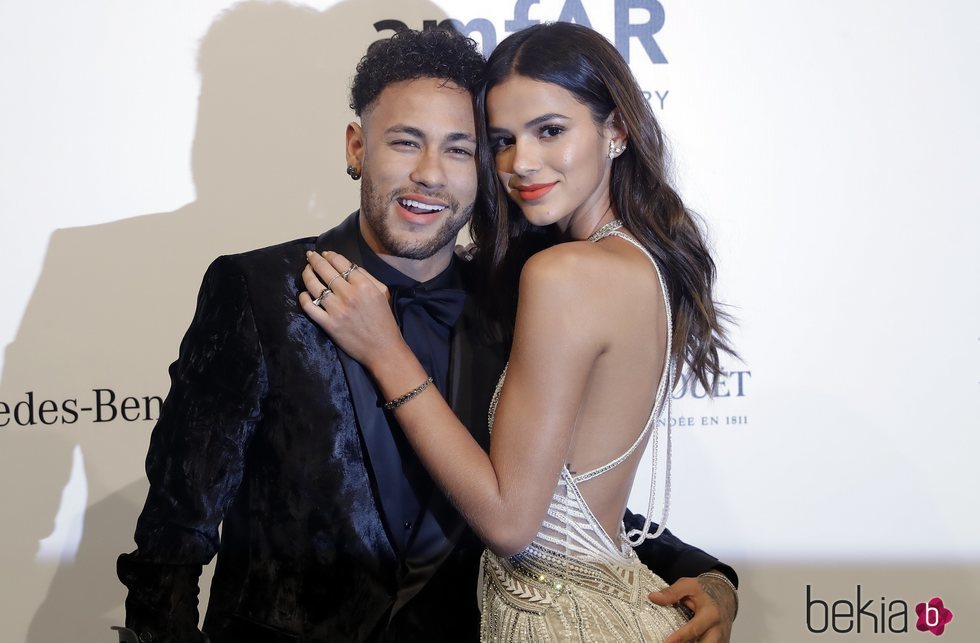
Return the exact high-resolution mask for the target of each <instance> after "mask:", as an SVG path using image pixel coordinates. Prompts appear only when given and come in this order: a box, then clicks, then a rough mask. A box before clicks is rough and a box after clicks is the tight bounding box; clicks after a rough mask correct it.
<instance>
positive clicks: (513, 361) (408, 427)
mask: <svg viewBox="0 0 980 643" xmlns="http://www.w3.org/2000/svg"><path fill="white" fill-rule="evenodd" d="M556 250H558V248H553V249H551V250H549V251H546V252H542V253H539V254H538V255H535V256H534V257H533V258H532V259H531V260H530V261H529V262H528V263H527V265H526V266H525V268H524V270H523V272H522V274H521V283H520V301H519V304H518V315H517V325H516V328H515V333H514V345H513V350H512V352H511V358H510V366H509V368H508V374H507V382H506V385H505V386H504V387H503V391H502V394H501V397H500V402H499V404H498V406H497V411H496V417H495V421H494V425H493V439H492V441H491V447H490V454H489V457H488V456H487V454H486V453H485V452H484V451H483V449H482V448H481V447H480V446H479V444H477V442H476V441H475V440H474V439H473V438H472V436H471V435H470V434H469V432H468V431H467V430H466V428H465V427H464V426H463V425H462V424H461V423H460V421H459V420H458V419H457V418H456V415H455V414H454V413H453V411H452V409H450V407H449V406H448V405H447V404H446V402H445V401H444V400H443V398H442V396H440V395H438V394H437V393H436V392H435V391H433V390H431V389H432V387H429V388H427V389H426V390H424V391H423V392H422V393H421V394H419V395H418V396H417V397H416V398H414V399H412V400H410V401H409V402H406V403H405V404H403V405H402V406H399V407H398V408H397V409H396V410H395V411H394V414H395V417H396V419H397V420H398V422H399V424H400V425H401V427H402V429H403V430H404V432H405V435H406V436H407V438H408V440H409V441H410V442H411V444H412V447H413V448H414V449H415V451H416V452H417V453H418V455H419V458H420V459H421V460H422V462H423V463H424V464H425V467H426V468H427V469H428V471H429V473H430V474H431V475H432V477H433V478H434V479H435V480H436V482H437V483H438V484H439V485H440V487H441V488H442V489H443V490H444V491H445V492H446V494H447V495H448V496H449V498H450V499H451V500H452V501H453V503H454V504H455V505H456V507H457V508H458V509H459V510H460V512H461V513H462V514H463V516H464V517H465V518H466V520H467V522H469V524H470V525H471V526H472V527H473V529H474V531H476V533H477V535H479V536H480V538H481V539H482V540H483V541H484V542H485V543H486V544H487V546H488V547H490V549H492V550H493V551H494V552H496V553H498V554H501V555H511V554H514V553H517V552H519V551H521V550H522V549H523V548H524V547H525V546H526V545H527V544H528V543H529V542H530V541H531V539H532V538H533V537H534V535H535V533H537V530H538V528H539V527H540V526H541V523H542V521H543V520H544V515H545V511H546V510H547V506H548V503H549V502H550V499H551V495H552V493H553V492H554V488H555V484H556V483H557V480H558V475H559V471H560V469H561V467H562V466H564V463H565V462H566V459H567V454H568V450H569V445H570V443H571V438H572V433H573V429H574V426H575V420H576V416H577V414H578V411H579V406H580V403H581V400H582V398H583V395H584V393H585V389H586V385H587V382H588V379H589V373H590V371H591V369H592V366H593V364H594V362H595V360H596V358H597V357H598V356H599V354H600V353H601V352H602V351H603V350H604V346H603V344H602V341H601V340H600V339H599V338H601V337H604V335H603V334H602V333H601V330H602V329H601V324H600V323H599V320H600V317H599V315H597V314H595V312H592V313H591V314H590V313H589V311H588V310H585V309H589V306H583V305H582V301H583V291H582V289H581V285H582V282H581V281H580V280H577V279H576V280H572V279H570V278H569V275H581V274H582V271H583V266H582V264H581V262H580V261H578V260H577V259H576V254H579V253H577V252H574V251H573V252H566V251H563V252H556ZM309 263H310V266H309V267H307V269H306V270H305V271H304V282H305V283H306V286H307V291H308V292H307V293H303V294H302V295H301V296H300V304H301V306H302V307H303V310H304V311H306V313H307V314H308V315H309V316H310V317H311V318H312V319H313V320H315V321H316V322H317V323H318V324H319V325H320V326H321V327H323V328H324V330H326V331H327V332H328V333H329V334H330V335H331V337H332V338H333V339H334V340H335V341H336V342H337V343H338V344H339V345H340V346H341V348H343V349H344V350H345V351H346V352H347V353H348V354H350V355H351V356H352V357H354V358H355V359H357V360H358V361H359V362H361V363H362V364H363V365H364V366H365V368H367V369H368V371H369V372H370V373H371V375H372V376H373V377H374V378H375V380H376V381H377V383H378V386H379V387H380V389H381V391H382V394H383V395H384V397H385V399H387V400H392V399H395V398H397V397H399V396H401V395H403V394H405V393H407V392H408V391H410V390H412V389H414V388H415V387H417V386H418V385H419V384H421V383H422V382H424V381H425V380H426V378H427V377H428V376H429V374H428V373H426V372H425V371H424V370H423V369H422V367H421V365H420V364H419V362H418V360H417V359H416V358H415V356H414V355H413V354H412V352H411V350H410V349H409V348H408V346H407V344H405V342H404V341H403V340H402V338H401V334H400V332H399V331H398V328H397V326H396V324H395V322H394V319H393V318H392V316H391V313H390V309H389V308H388V303H387V301H386V299H385V296H384V294H383V293H382V291H381V290H380V289H379V288H378V287H376V285H377V282H375V281H374V280H373V278H370V276H369V275H367V274H366V273H364V271H363V270H356V271H354V272H352V273H351V274H350V275H349V283H348V282H345V281H344V280H343V279H336V280H334V281H333V282H332V289H333V291H334V292H333V294H330V295H327V296H326V298H324V299H323V300H322V301H321V306H320V307H317V306H314V305H313V303H312V299H311V296H310V293H312V294H313V296H317V295H319V294H320V292H321V291H322V289H323V286H322V284H323V283H326V282H327V281H328V280H330V279H332V278H333V277H334V276H335V275H336V274H338V272H340V271H343V270H345V269H346V268H347V267H349V266H350V262H349V261H348V260H347V259H345V258H344V257H342V256H340V255H337V254H335V253H326V255H325V257H321V256H319V255H316V254H313V255H311V256H310V257H309Z"/></svg>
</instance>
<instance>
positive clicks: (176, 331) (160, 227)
mask: <svg viewBox="0 0 980 643" xmlns="http://www.w3.org/2000/svg"><path fill="white" fill-rule="evenodd" d="M379 5H380V6H379ZM391 18H394V19H399V20H402V21H403V22H405V23H406V24H408V25H409V26H411V27H415V28H421V27H422V20H423V19H430V18H432V19H442V18H445V15H444V14H443V13H442V11H441V10H440V9H438V7H436V6H435V5H433V4H431V3H429V2H425V1H420V0H410V1H409V2H402V3H398V4H394V3H391V4H390V5H389V4H388V3H357V2H354V1H353V0H351V1H349V2H341V3H339V4H338V5H335V6H334V7H331V8H329V9H327V10H325V11H316V10H314V9H310V8H303V7H297V6H295V5H292V4H288V3H285V2H257V1H248V2H244V3H240V4H238V5H235V6H233V7H232V8H230V9H229V10H227V11H226V12H225V13H223V14H222V15H220V16H219V17H218V18H217V19H216V20H215V22H214V23H213V24H212V25H211V27H210V28H209V30H208V32H207V34H206V35H205V37H204V38H203V40H202V41H201V44H200V50H199V55H198V69H199V72H200V76H201V92H200V97H199V103H198V118H197V127H196V131H195V135H194V143H193V153H192V164H193V177H194V184H195V188H196V199H195V200H194V201H193V202H191V203H189V204H187V205H185V206H183V207H181V208H179V209H178V210H175V211H173V212H165V213H155V214H145V215H141V216H134V217H132V218H127V219H123V220H119V221H115V222H111V223H105V224H100V225H94V226H83V227H77V228H69V229H62V230H58V231H56V232H54V233H53V234H52V236H51V239H50V242H49V246H48V249H47V254H46V256H45V259H44V265H43V268H42V273H41V276H40V278H39V280H38V283H37V285H36V287H35V289H34V292H33V294H32V296H31V300H30V302H29V304H28V306H27V309H26V311H25V314H24V317H23V319H22V320H21V323H20V327H19V329H18V332H17V335H16V337H15V339H14V341H13V342H12V343H11V344H10V345H9V346H8V347H7V349H6V353H5V359H4V363H3V373H2V377H0V399H2V400H4V401H7V402H8V403H9V404H10V405H11V407H13V406H14V404H15V403H17V402H24V404H22V405H21V408H20V411H21V415H20V417H21V419H23V420H25V421H26V420H33V424H31V425H29V426H26V427H17V428H14V427H13V424H14V423H13V422H11V425H10V426H8V427H6V428H4V429H0V504H2V506H3V507H4V510H5V513H6V520H5V523H6V525H7V527H6V528H5V530H4V536H3V547H2V549H3V554H2V556H3V558H2V561H3V566H4V576H5V577H6V578H8V579H14V580H15V582H7V583H4V584H3V587H2V589H0V592H2V593H0V603H2V604H3V605H4V607H3V608H0V609H2V610H3V611H6V612H8V613H6V614H4V615H3V617H2V618H0V621H3V622H5V623H8V624H13V623H15V622H24V623H25V626H26V619H27V618H28V616H27V615H29V614H30V613H31V612H32V611H33V610H35V609H36V610H37V611H36V613H34V617H33V620H32V622H31V623H30V630H29V633H28V636H27V640H28V642H29V643H56V642H60V641H99V640H106V641H108V640H114V639H113V637H114V634H112V633H111V632H110V631H109V626H110V625H113V624H119V622H120V620H121V608H120V606H121V605H122V601H123V599H124V596H125V592H124V588H123V586H122V585H121V584H120V583H119V582H118V580H117V579H116V576H115V559H116V556H117V555H118V554H120V553H122V552H125V551H131V550H132V549H133V548H134V547H135V545H134V544H133V540H132V537H133V530H134V527H135V524H136V517H137V515H138V513H139V511H140V509H141V508H142V505H143V501H144V499H145V495H146V480H145V477H144V475H143V460H144V457H145V454H146V447H147V444H148V441H149V434H150V430H151V429H152V426H153V421H152V420H153V419H155V417H156V414H157V413H158V406H157V403H156V401H155V400H153V399H152V396H160V397H163V396H165V395H166V392H167V390H168V388H169V379H168V377H167V366H168V365H169V363H170V362H171V361H172V360H173V359H174V358H175V357H176V355H177V347H178V344H179V341H180V338H181V336H182V335H183V332H184V330H185V329H186V327H187V324H188V323H189V321H190V318H191V315H192V313H193V309H194V304H195V297H196V293H197V288H198V286H199V284H200V280H201V277H202V275H203V274H204V270H205V268H206V267H207V264H208V263H209V262H210V261H211V260H212V259H214V258H215V257H216V256H218V255H219V254H225V253H232V252H239V251H243V250H247V249H250V248H254V247H259V246H265V245H269V244H272V243H278V242H281V241H286V240H289V239H293V238H296V237H302V236H309V235H315V234H318V233H319V232H321V231H322V230H324V229H326V228H328V227H330V226H332V225H333V224H334V223H336V222H339V221H340V220H341V219H342V218H343V217H345V216H346V215H347V214H349V213H350V212H351V211H352V210H354V209H355V208H356V207H357V205H358V194H359V193H358V184H355V183H353V182H351V181H350V179H349V178H348V177H347V176H346V174H345V173H344V168H345V166H346V164H345V161H344V128H345V126H346V124H347V122H349V121H350V120H352V118H353V115H352V114H351V112H350V110H349V108H348V106H347V86H348V84H349V80H350V77H351V76H352V74H353V70H354V67H355V65H356V63H357V60H358V59H359V58H360V56H361V55H362V54H363V52H364V50H365V49H366V47H367V45H368V44H369V43H370V42H372V41H373V40H376V39H378V38H380V37H385V36H387V35H389V34H390V32H384V31H383V32H381V33H378V32H377V31H376V30H375V28H374V26H373V25H374V23H375V22H377V21H379V20H383V19H391ZM147 153H148V154H149V153H152V150H147ZM28 392H31V395H30V396H28ZM113 396H114V400H113V403H112V405H109V404H108V401H109V399H110V397H113ZM128 396H132V397H133V398H135V400H136V407H134V408H132V409H130V410H129V411H128V412H127V413H126V415H127V416H128V417H129V418H131V421H127V420H124V419H123V407H122V401H123V399H124V398H126V397H128ZM144 398H150V399H148V400H147V399H144ZM44 400H51V403H50V404H46V403H44ZM66 400H76V402H74V403H71V402H68V403H67V404H66V402H65V401H66ZM29 401H30V402H31V403H30V404H28V402H29ZM99 402H101V403H102V404H101V405H100V404H99ZM42 404H43V409H46V410H45V411H44V412H43V413H42ZM52 405H53V406H52ZM137 407H138V408H137ZM85 408H91V409H92V410H91V411H83V409H85ZM52 409H53V410H52ZM113 410H114V411H115V413H116V416H115V419H114V420H113V421H105V420H108V418H109V417H110V416H111V415H112V413H113ZM29 411H30V412H31V413H30V415H31V417H28V415H29ZM73 413H74V414H77V415H73ZM42 415H43V422H42ZM99 420H103V421H99ZM47 422H51V423H50V424H47ZM76 447H78V448H80V450H81V453H82V461H83V462H84V471H82V472H81V473H82V474H83V477H82V480H83V481H84V484H85V489H86V490H87V494H88V499H89V501H88V509H87V511H86V512H85V513H84V514H83V515H76V516H75V519H76V521H80V524H77V525H76V527H77V528H79V529H80V530H81V533H82V537H81V541H80V543H79V544H78V548H77V553H75V552H74V547H73V546H68V547H67V548H66V549H67V550H68V551H67V555H66V556H64V557H63V558H62V559H61V560H60V561H57V560H56V561H53V562H50V563H43V562H38V561H37V560H36V554H37V552H38V546H39V541H40V540H41V539H44V538H45V537H47V536H49V535H50V534H51V533H52V531H53V530H54V524H55V515H56V514H57V513H58V511H59V506H60V505H61V504H62V503H61V496H62V490H63V489H64V488H65V485H66V483H67V481H68V480H69V475H70V474H71V469H72V462H73V455H72V454H73V451H75V449H76ZM75 461H76V464H77V462H78V458H76V459H75ZM74 479H75V478H73V480H74ZM72 554H74V555H72ZM54 565H57V569H56V570H55V571H54V579H53V581H52V582H51V583H50V586H48V587H45V585H47V583H48V581H47V579H48V578H49V577H50V573H51V572H50V571H45V570H46V569H47V570H50V568H51V566H54ZM45 594H46V598H44V596H45ZM204 594H205V595H204V597H203V598H204V600H206V591H205V593H204ZM42 598H44V600H43V603H41V600H42ZM39 603H41V604H40V607H39V608H38V607H37V605H38V604H39ZM5 629H6V626H5ZM16 629H17V628H15V630H16ZM7 631H8V632H9V629H8V630H7Z"/></svg>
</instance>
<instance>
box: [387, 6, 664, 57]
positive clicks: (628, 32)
mask: <svg viewBox="0 0 980 643" xmlns="http://www.w3.org/2000/svg"><path fill="white" fill-rule="evenodd" d="M536 4H540V0H517V2H515V3H514V16H513V18H511V19H510V20H505V21H504V31H505V32H507V33H514V32H515V31H520V30H521V29H524V28H525V27H530V26H531V25H536V24H539V23H540V22H541V20H537V19H532V18H531V17H530V14H531V7H533V6H534V5H536ZM613 4H614V12H615V21H616V33H615V38H614V40H613V42H614V44H615V45H616V49H618V50H619V53H620V54H622V55H623V58H625V59H626V62H627V63H628V62H629V61H630V40H631V39H634V38H635V39H636V40H637V41H638V42H639V43H640V44H641V45H642V46H643V50H644V51H645V52H646V54H647V56H648V57H649V58H650V61H651V62H653V63H657V64H664V63H666V62H667V57H666V56H664V52H663V50H661V49H660V46H659V45H658V44H657V41H656V40H654V35H655V34H656V33H657V32H658V31H660V29H661V28H663V26H664V7H663V5H662V4H660V2H658V0H613ZM634 9H635V10H639V11H645V12H646V13H647V14H648V18H647V20H646V21H645V22H630V11H632V10H634ZM545 19H546V20H555V21H556V22H574V23H575V24H579V25H584V26H586V27H591V26H592V21H591V20H589V14H588V13H586V11H585V7H584V6H582V0H565V3H564V4H563V5H562V9H561V13H560V14H559V15H558V17H557V18H554V17H551V16H549V17H547V18H545ZM450 26H451V27H453V28H455V29H456V30H457V31H459V32H460V33H462V34H466V35H472V34H474V33H475V34H479V36H480V40H481V41H482V43H483V54H484V55H486V56H489V55H490V52H492V51H493V50H494V48H495V47H496V46H497V29H496V28H495V27H494V26H493V22H491V21H490V20H489V19H487V18H474V19H472V20H470V21H469V22H467V23H463V22H462V21H460V20H456V19H454V18H447V19H445V20H442V21H436V20H423V21H422V29H432V28H434V27H450ZM374 28H375V29H376V30H377V31H385V30H389V29H390V30H392V31H397V30H399V29H408V28H410V25H407V24H405V23H404V22H402V21H401V20H394V19H389V20H379V21H378V22H376V23H374Z"/></svg>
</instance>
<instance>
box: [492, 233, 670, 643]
mask: <svg viewBox="0 0 980 643" xmlns="http://www.w3.org/2000/svg"><path fill="white" fill-rule="evenodd" d="M617 224H618V222H613V224H611V225H609V226H604V227H603V228H601V229H600V230H599V231H597V232H596V234H594V235H593V236H592V237H590V240H593V241H597V240H598V239H601V238H604V237H606V236H610V235H615V236H617V237H620V238H622V239H625V240H627V241H629V242H630V243H632V244H633V245H635V246H636V247H638V248H639V249H640V250H641V251H643V253H644V254H645V255H646V256H647V258H648V259H650V261H651V262H652V263H653V265H654V268H655V269H656V271H657V276H658V277H659V278H660V284H661V288H662V290H663V293H664V305H665V306H666V307H667V315H668V317H667V322H668V323H667V346H668V347H669V346H670V344H671V318H670V302H669V299H668V298H667V288H666V284H665V282H664V280H663V275H662V273H661V271H660V268H659V266H657V263H656V261H654V259H653V257H652V256H651V255H650V253H649V252H647V251H646V249H645V248H643V246H641V245H640V244H639V243H638V242H637V241H636V240H635V239H633V237H631V236H629V235H627V234H626V233H624V232H621V231H619V230H618V228H619V225H617ZM670 373H671V367H670V363H669V360H668V363H667V364H665V366H664V372H663V373H662V375H661V378H660V384H659V386H658V389H657V396H656V400H655V401H654V404H653V410H652V411H651V413H650V417H649V418H648V420H647V424H646V426H645V427H644V428H643V431H642V432H641V433H640V435H639V436H638V437H637V439H636V441H635V442H634V443H633V445H632V446H631V447H630V448H629V449H628V450H627V451H626V452H625V453H624V454H622V455H621V456H619V457H618V458H616V459H615V460H613V461H612V462H610V463H608V464H606V465H604V466H602V467H599V468H598V469H595V470H593V471H589V472H587V473H583V474H581V475H572V473H570V472H569V471H568V469H567V468H563V469H562V471H561V474H560V476H559V479H558V482H557V485H556V487H555V491H554V494H553V495H552V499H551V503H550V505H549V507H548V513H547V517H546V518H545V521H544V523H543V524H542V525H541V528H540V529H539V531H538V533H537V535H536V536H535V537H534V540H532V542H531V544H530V545H528V546H527V547H526V548H525V549H524V550H523V551H522V552H520V553H519V554H517V555H515V556H511V557H509V558H502V557H500V556H496V555H495V554H493V553H492V552H491V551H489V550H487V551H485V552H484V553H483V558H482V560H481V570H480V587H479V596H478V599H479V601H480V609H481V612H482V617H481V624H480V638H481V640H482V641H485V642H496V641H507V642H511V641H513V642H520V643H528V642H531V641H589V642H591V641H609V642H613V641H615V642H617V643H619V642H622V641H631V642H632V641H663V640H664V639H665V638H666V637H667V636H669V635H670V634H672V633H673V632H674V631H676V630H677V629H678V628H679V627H681V626H682V625H684V623H686V622H687V617H686V615H685V614H684V613H683V612H682V611H681V609H679V608H677V607H673V606H671V607H661V606H659V605H654V604H653V603H651V602H650V600H649V599H648V598H647V595H648V594H649V593H650V592H653V591H656V590H660V589H663V588H664V587H666V586H667V583H666V582H665V581H664V580H663V579H661V578H660V577H659V576H657V575H656V574H654V573H653V572H651V571H650V570H649V569H648V568H647V567H646V566H645V565H644V564H643V563H642V562H640V560H639V558H638V557H637V556H636V554H635V553H634V551H633V548H632V546H631V545H630V542H629V539H628V538H627V535H626V534H625V533H624V532H623V528H622V526H620V530H619V533H617V534H616V535H615V540H614V538H612V537H610V536H609V535H608V534H607V533H606V532H605V530H604V529H603V527H602V525H600V524H599V521H598V520H597V519H596V517H595V515H594V514H593V513H592V511H591V509H589V506H588V504H587V503H586V501H585V498H584V497H583V496H582V493H581V491H579V484H581V483H583V482H585V481H586V480H590V479H592V478H594V477H597V476H599V475H602V474H603V473H605V472H607V471H609V470H610V469H612V468H613V467H615V466H617V465H619V464H620V463H621V462H623V461H624V460H626V458H628V457H629V456H630V455H632V454H633V452H634V451H635V450H636V449H637V448H638V447H639V446H640V445H641V444H643V440H644V438H645V437H646V435H647V433H648V432H650V431H651V430H653V431H654V433H653V439H652V442H653V448H654V459H653V461H654V462H656V461H657V459H656V449H657V446H658V445H657V432H656V430H655V425H656V421H657V417H658V416H659V415H660V411H661V407H663V406H664V405H665V400H667V404H669V395H668V392H669V388H670V387H669V382H670V381H671V376H670ZM506 374H507V372H506V369H504V373H503V375H501V378H500V382H499V383H498V385H497V392H496V394H495V395H494V400H493V403H492V404H491V408H490V420H489V421H490V424H491V426H492V424H493V416H494V412H495V411H496V405H497V404H496V403H497V399H498V398H499V394H500V389H501V386H502V384H503V382H504V378H505V377H506ZM668 430H669V422H668ZM668 438H669V436H668ZM668 457H669V442H668ZM668 482H669V479H668ZM651 494H652V490H651ZM630 535H631V536H632V535H633V534H632V533H631V534H630ZM640 542H642V540H641V541H640Z"/></svg>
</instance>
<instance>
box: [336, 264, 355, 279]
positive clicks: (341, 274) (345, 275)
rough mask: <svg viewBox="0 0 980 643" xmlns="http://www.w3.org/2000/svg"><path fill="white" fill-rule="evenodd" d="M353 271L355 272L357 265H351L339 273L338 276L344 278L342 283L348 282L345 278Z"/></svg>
mask: <svg viewBox="0 0 980 643" xmlns="http://www.w3.org/2000/svg"><path fill="white" fill-rule="evenodd" d="M355 270H357V264H356V263H351V265H350V268H348V269H347V270H345V271H343V272H342V273H340V276H341V277H343V278H344V281H348V279H347V278H348V277H350V273H352V272H354V271H355Z"/></svg>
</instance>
